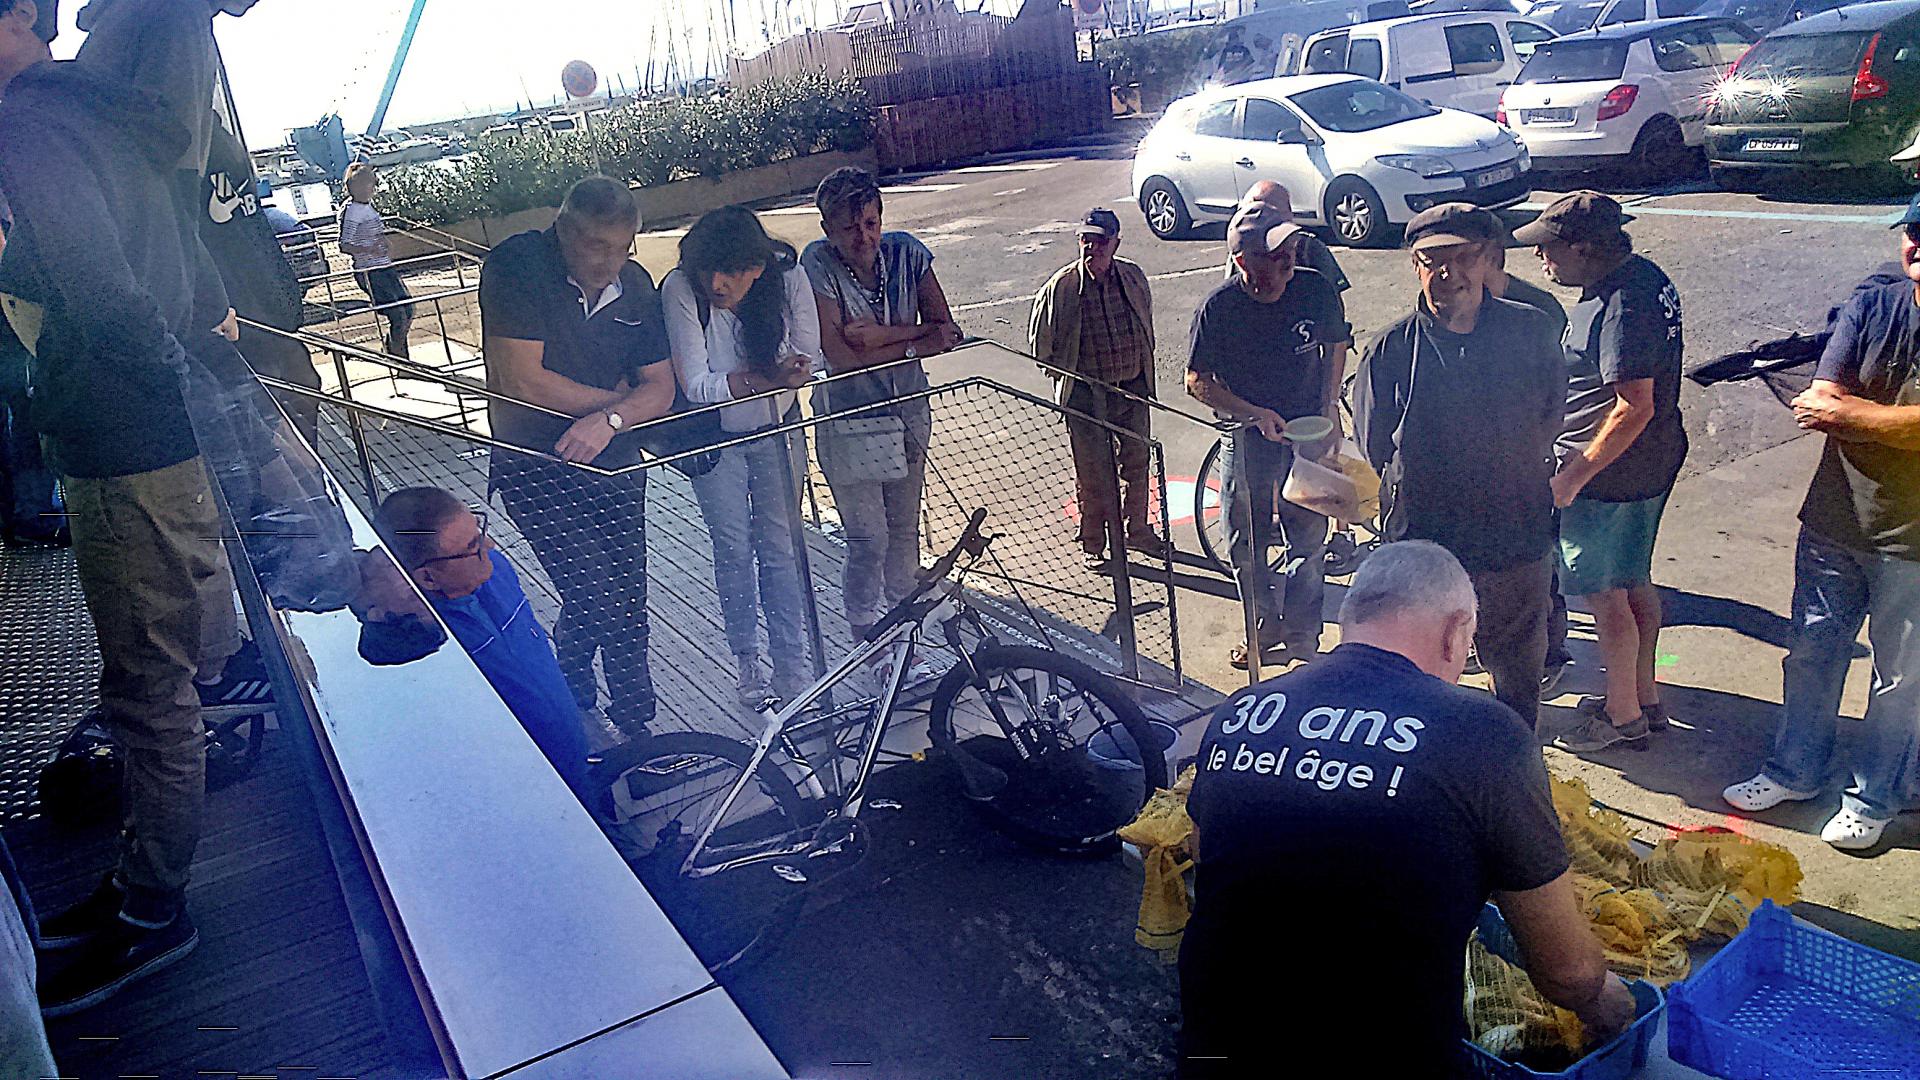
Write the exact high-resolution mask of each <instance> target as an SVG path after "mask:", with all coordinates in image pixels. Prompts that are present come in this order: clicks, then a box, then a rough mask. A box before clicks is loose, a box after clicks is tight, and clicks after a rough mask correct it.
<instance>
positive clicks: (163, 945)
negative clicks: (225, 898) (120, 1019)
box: [40, 911, 200, 1020]
mask: <svg viewBox="0 0 1920 1080" xmlns="http://www.w3.org/2000/svg"><path fill="white" fill-rule="evenodd" d="M198 944H200V931H199V930H197V929H195V928H194V925H193V919H192V918H190V917H189V916H188V915H187V913H186V912H185V911H182V912H180V913H179V914H177V915H175V916H174V917H173V921H172V922H169V923H167V924H166V925H165V926H160V927H154V928H148V927H144V926H135V925H134V924H133V923H130V922H127V921H126V920H124V919H115V920H114V922H113V923H112V925H110V926H109V927H107V928H106V929H105V930H103V931H102V932H100V933H99V934H97V935H95V936H94V938H93V940H92V941H90V942H88V944H87V946H86V947H85V948H84V949H79V950H76V951H75V952H74V953H73V955H72V958H71V959H69V960H68V961H66V962H65V963H64V964H62V965H60V966H59V967H58V968H56V969H55V970H54V971H53V972H52V973H51V974H50V975H47V976H44V977H42V978H41V980H40V1015H42V1016H44V1017H46V1018H47V1019H49V1020H51V1019H54V1018H55V1017H60V1016H66V1015H68V1014H70V1013H76V1012H79V1011H80V1010H82V1009H88V1008H92V1007H93V1006H95V1005H98V1004H100V1003H101V1002H103V1001H105V1000H107V999H108V998H110V997H112V996H113V995H115V994H117V993H119V992H120V991H121V990H124V989H125V988H126V987H127V986H128V985H130V984H132V983H133V982H135V981H137V980H139V979H143V978H146V977H147V976H148V975H152V974H154V973H155V972H157V971H161V970H163V969H165V968H167V967H170V966H172V965H173V964H176V963H178V962H180V961H181V960H182V959H184V958H185V957H186V955H187V954H188V953H190V952H192V951H193V947H194V946H195V945H198Z"/></svg>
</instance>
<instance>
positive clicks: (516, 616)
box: [373, 487, 595, 807]
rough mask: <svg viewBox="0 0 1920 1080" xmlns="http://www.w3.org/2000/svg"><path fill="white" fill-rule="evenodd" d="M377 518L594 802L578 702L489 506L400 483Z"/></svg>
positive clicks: (559, 765)
mask: <svg viewBox="0 0 1920 1080" xmlns="http://www.w3.org/2000/svg"><path fill="white" fill-rule="evenodd" d="M374 525H375V527H376V528H378V529H379V531H380V535H381V536H382V537H383V538H384V539H385V540H386V542H387V547H388V549H389V550H391V551H392V552H393V555H394V558H395V559H397V560H398V561H399V563H400V566H401V567H402V568H403V569H405V570H406V571H407V574H408V575H409V576H410V577H412V578H413V582H414V584H416V585H418V586H419V587H420V591H421V592H422V593H424V594H425V595H426V597H427V600H428V602H429V603H431V604H432V605H433V609H434V610H435V611H437V612H439V613H440V618H441V619H442V620H444V621H445V622H446V624H447V629H448V630H451V631H452V632H453V636H454V639H455V640H457V641H458V642H460V645H461V647H462V648H464V649H466V650H467V655H469V656H471V657H472V658H473V663H474V666H476V667H478V668H479V669H480V674H482V675H485V676H486V677H487V682H488V683H490V684H492V686H493V689H494V692H495V693H497V694H499V695H500V700H501V701H503V702H505V703H506V706H507V708H508V710H510V711H511V712H512V713H513V715H514V717H515V719H517V720H519V721H520V726H521V727H524V728H526V730H527V734H528V735H530V736H532V738H533V741H534V743H535V745H537V746H539V747H540V752H541V753H542V754H545V755H546V758H547V761H548V762H550V763H551V764H552V765H553V769H554V771H555V772H557V773H559V774H560V778H561V779H562V780H565V781H566V782H567V786H568V787H569V788H571V789H572V790H573V792H574V794H575V795H577V796H579V798H580V799H581V801H582V802H584V803H586V804H587V805H588V806H589V807H593V806H595V802H594V800H593V799H592V798H591V797H590V793H589V791H588V789H587V736H586V728H585V727H584V726H583V722H582V720H581V716H580V707H579V705H578V704H576V703H575V701H574V698H573V691H572V690H571V689H570V688H569V687H568V685H567V680H566V676H564V675H562V674H561V672H560V662H559V661H558V660H557V659H555V658H554V654H553V642H552V641H550V640H549V639H548V637H547V632H546V630H545V629H544V628H543V627H541V625H540V623H539V621H538V620H537V619H535V618H534V616H533V608H532V606H531V605H529V604H528V602H527V594H526V593H525V592H524V591H522V589H521V588H520V576H519V574H517V573H515V571H514V569H513V564H512V563H511V562H509V561H507V557H506V556H505V555H503V554H501V553H500V551H499V549H497V548H496V547H494V544H493V540H492V538H491V537H489V536H488V535H487V515H486V511H485V510H479V511H475V510H473V509H471V508H469V507H468V506H467V505H466V504H465V503H462V502H461V501H460V500H459V499H458V498H455V497H454V495H453V494H452V493H451V492H448V491H444V490H442V489H440V488H434V487H414V488H403V489H401V490H399V491H396V492H393V493H392V494H390V495H388V496H387V497H386V499H385V500H383V501H382V502H381V503H380V510H379V512H378V513H377V514H376V515H375V516H374ZM373 557H376V558H377V557H379V555H378V553H377V552H376V553H375V554H374V556H373ZM402 599H404V598H402ZM415 603H416V604H417V603H418V601H415ZM391 607H392V608H398V607H400V605H399V604H398V603H395V604H392V605H391Z"/></svg>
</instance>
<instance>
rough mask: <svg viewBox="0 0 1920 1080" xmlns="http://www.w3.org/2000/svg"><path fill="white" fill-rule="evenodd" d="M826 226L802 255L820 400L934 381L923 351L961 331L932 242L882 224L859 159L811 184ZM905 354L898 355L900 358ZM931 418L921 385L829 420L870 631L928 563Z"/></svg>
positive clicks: (874, 397)
mask: <svg viewBox="0 0 1920 1080" xmlns="http://www.w3.org/2000/svg"><path fill="white" fill-rule="evenodd" d="M814 205H815V206H816V207H818V208H819V210H820V227H821V229H822V231H824V232H825V233H826V234H827V235H826V238H825V239H822V240H815V241H814V242H813V243H811V244H809V245H808V246H807V250H806V253H805V254H803V255H802V256H801V257H800V265H801V266H802V267H804V268H805V269H806V271H807V276H808V277H809V278H810V279H811V280H812V282H813V292H814V299H815V301H816V302H817V303H818V305H819V310H820V342H821V346H822V350H823V351H824V352H825V354H826V366H827V371H828V373H829V374H832V375H847V374H848V373H850V372H861V373H862V374H859V375H855V376H853V377H850V378H842V379H838V380H836V381H834V382H831V383H829V384H828V385H827V387H826V388H825V395H826V396H825V401H824V402H823V403H822V404H823V406H824V408H825V409H826V410H828V411H830V412H835V413H839V412H844V411H846V410H849V409H859V408H861V407H862V406H866V405H874V404H877V403H885V402H889V401H893V400H894V399H897V398H899V397H901V396H903V395H907V394H913V393H916V392H918V391H921V390H925V389H927V386H928V383H927V372H926V369H925V368H924V367H922V366H921V365H920V364H919V363H918V360H919V359H920V358H922V357H926V356H931V355H934V354H936V353H941V352H945V351H946V350H948V349H951V348H953V347H954V346H955V345H958V344H959V343H960V339H961V334H960V330H959V328H958V327H956V326H955V325H954V323H953V312H952V310H951V309H949V308H948V306H947V297H946V294H945V293H943V292H941V290H940V282H939V280H938V279H936V278H935V277H934V273H933V253H932V252H930V251H928V250H927V248H926V245H924V244H922V243H921V242H920V241H918V240H915V239H914V238H913V237H912V236H910V235H908V234H907V233H904V232H883V231H881V228H880V209H881V208H880V188H879V185H878V184H876V183H875V182H874V178H873V174H872V173H869V172H867V171H865V170H863V169H853V168H847V169H839V170H836V171H835V172H833V173H832V174H830V175H829V176H827V178H826V179H824V180H822V181H820V187H819V189H818V190H816V191H815V192H814ZM903 360H904V361H907V362H906V363H902V362H901V361H903ZM932 427H933V421H932V414H931V411H930V408H929V406H928V404H927V399H926V398H925V397H919V398H915V399H914V400H912V401H905V402H899V403H897V404H892V405H884V406H883V407H882V408H879V409H875V410H872V411H868V412H862V413H861V414H860V415H859V416H857V417H853V418H850V419H847V420H836V421H829V422H828V423H827V424H825V425H824V426H823V427H822V429H821V431H820V435H819V440H820V467H821V469H822V471H824V472H825V473H826V474H827V484H828V486H829V487H830V488H831V489H832V490H833V502H834V505H835V506H836V507H837V508H838V509H839V512H840V523H841V525H842V527H843V528H845V530H846V537H847V568H846V581H845V584H844V586H843V588H842V592H843V594H844V596H845V600H846V606H847V621H848V622H849V623H850V624H852V627H853V631H854V633H855V634H856V635H860V634H864V633H865V632H866V630H867V629H868V628H869V627H871V626H872V625H873V624H874V623H876V622H878V621H879V620H880V617H881V616H882V615H884V614H886V611H887V609H888V607H890V606H891V605H892V604H894V603H896V602H897V601H898V600H899V599H900V598H901V597H903V596H905V595H906V594H907V591H908V590H909V589H911V588H912V587H913V584H914V579H915V577H916V575H917V574H918V573H919V570H920V491H921V487H922V486H923V484H924V482H925V480H926V471H927V439H928V436H929V434H930V433H931V431H932Z"/></svg>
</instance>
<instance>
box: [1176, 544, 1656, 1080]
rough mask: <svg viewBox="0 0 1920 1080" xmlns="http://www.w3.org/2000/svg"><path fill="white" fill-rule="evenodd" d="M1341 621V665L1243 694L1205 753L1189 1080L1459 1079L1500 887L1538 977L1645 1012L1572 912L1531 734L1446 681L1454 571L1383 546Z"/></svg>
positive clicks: (1609, 1026)
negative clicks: (1471, 1002) (1492, 903)
mask: <svg viewBox="0 0 1920 1080" xmlns="http://www.w3.org/2000/svg"><path fill="white" fill-rule="evenodd" d="M1340 622H1341V631H1342V639H1343V640H1342V643H1341V644H1340V645H1339V647H1337V648H1335V649H1334V650H1333V652H1332V653H1330V654H1329V655H1328V656H1326V657H1325V658H1324V659H1322V660H1321V661H1319V662H1318V663H1315V664H1310V665H1308V666H1306V667H1304V668H1299V669H1296V670H1294V671H1293V672H1291V673H1289V674H1286V675H1282V676H1280V677H1279V678H1277V679H1271V680H1269V681H1266V682H1263V683H1260V684H1258V685H1255V686H1252V687H1249V688H1248V689H1246V690H1243V691H1241V692H1240V693H1239V694H1237V695H1236V696H1235V697H1234V698H1233V699H1232V700H1230V701H1228V702H1227V703H1226V704H1224V705H1222V706H1221V707H1220V708H1219V710H1218V711H1216V712H1215V713H1214V716H1213V720H1212V721H1211V722H1210V723H1209V724H1208V726H1207V732H1206V735H1205V736H1204V737H1203V738H1202V739H1201V741H1200V757H1199V771H1198V774H1197V776H1196V778H1195V780H1194V785H1193V794H1192V795H1191V797H1190V798H1189V799H1188V801H1187V809H1188V812H1189V813H1190V814H1191V815H1192V816H1193V822H1194V826H1195V839H1194V841H1193V844H1194V852H1195V859H1196V863H1197V867H1198V869H1197V870H1196V871H1195V876H1194V898H1195V904H1194V910H1193V919H1192V921H1191V922H1190V923H1188V925H1187V931H1186V936H1185V939H1184V940H1183V941H1182V943H1181V949H1180V1008H1181V1013H1182V1015H1183V1018H1184V1025H1183V1031H1182V1060H1181V1068H1180V1074H1181V1076H1182V1077H1183V1078H1186V1077H1192V1078H1199V1077H1250V1078H1252V1077H1258V1078H1261V1080H1265V1078H1267V1077H1288V1078H1292V1077H1298V1078H1300V1080H1321V1078H1333V1077H1343V1078H1344V1077H1359V1076H1392V1077H1420V1078H1422V1080H1441V1078H1451V1077H1455V1076H1458V1075H1460V1070H1459V1065H1460V1060H1459V1053H1460V1049H1461V1044H1460V1040H1461V1037H1462V1035H1464V1034H1465V1024H1464V1023H1463V1022H1462V1018H1461V1008H1460V1001H1461V987H1462V984H1463V982H1464V971H1463V968H1464V966H1465V956H1466V945H1467V935H1468V933H1469V932H1470V931H1471V930H1472V929H1473V925H1474V922H1475V921H1476V920H1477V919H1478V918H1479V916H1480V912H1481V909H1482V907H1483V905H1485V904H1486V902H1487V899H1488V897H1489V895H1490V894H1491V895H1492V896H1493V897H1494V898H1495V899H1496V900H1497V901H1498V903H1499V905H1500V909H1501V912H1502V913H1503V914H1504V915H1505V916H1506V920H1507V924H1508V926H1509V927H1510V928H1511V929H1512V931H1513V935H1514V938H1515V940H1516V941H1517V942H1518V943H1519V945H1520V947H1521V952H1522V954H1523V955H1524V956H1525V957H1526V967H1527V973H1528V974H1529V975H1531V976H1532V978H1533V981H1534V985H1535V986H1537V987H1539V989H1540V991H1541V992H1542V993H1543V994H1545V995H1546V996H1547V998H1548V999H1549V1000H1551V1001H1553V1002H1555V1003H1557V1004H1559V1005H1561V1006H1562V1007H1564V1008H1569V1009H1572V1010H1574V1011H1575V1012H1576V1013H1578V1014H1579V1015H1580V1018H1581V1019H1582V1020H1583V1021H1585V1022H1586V1023H1588V1024H1589V1025H1591V1027H1592V1034H1593V1035H1594V1036H1595V1037H1597V1038H1599V1037H1605V1035H1607V1034H1608V1033H1610V1032H1613V1031H1617V1030H1619V1029H1620V1028H1621V1027H1622V1026H1623V1025H1624V1024H1625V1022H1626V1021H1627V1020H1628V1019H1630V1018H1631V1017H1632V1015H1633V1002H1632V998H1631V997H1630V996H1629V995H1628V993H1627V990H1626V987H1625V986H1624V985H1622V984H1621V982H1620V980H1619V979H1618V978H1617V977H1615V976H1612V975H1610V974H1608V972H1607V970H1606V966H1605V963H1604V962H1603V960H1602V957H1601V952H1600V945H1599V942H1597V941H1596V940H1594V937H1593V933H1592V931H1591V930H1589V929H1588V927H1587V924H1586V921H1585V919H1584V918H1583V917H1582V915H1581V914H1580V912H1579V910H1578V908H1577V906H1576V904H1575V899H1574V894H1573V888H1572V885H1571V883H1570V880H1569V877H1568V874H1567V866H1568V859H1567V851H1566V848H1565V846H1564V844H1563V843H1562V841H1561V837H1560V823H1559V819H1558V818H1557V816H1556V815H1555V813H1554V809H1553V799H1552V796H1551V795H1550V794H1549V789H1548V786H1547V772H1546V768H1545V766H1544V765H1543V763H1542V761H1541V758H1540V750H1539V748H1538V747H1537V746H1536V745H1535V744H1534V740H1533V737H1532V733H1531V732H1529V731H1528V730H1527V728H1526V727H1525V725H1523V724H1522V723H1521V722H1520V719H1519V717H1516V716H1515V715H1513V712H1512V710H1510V709H1508V708H1507V707H1506V706H1504V705H1502V704H1501V703H1499V702H1498V701H1494V700H1492V699H1490V698H1488V697H1486V696H1485V695H1484V694H1480V693H1476V692H1473V691H1469V690H1463V689H1461V688H1460V687H1457V686H1454V685H1453V683H1454V682H1455V681H1457V680H1458V679H1459V677H1460V672H1461V669H1462V668H1463V667H1465V665H1466V658H1467V646H1468V643H1469V642H1471V641H1472V640H1473V636H1474V587H1473V584H1472V582H1471V581H1470V580H1469V579H1468V577H1467V575H1466V572H1465V571H1463V570H1462V569H1461V568H1460V563H1459V562H1458V561H1457V560H1455V559H1454V558H1453V556H1451V555H1449V554H1447V552H1446V550H1445V549H1444V548H1441V547H1440V546H1439V545H1437V544H1431V543H1427V542H1424V541H1418V540H1416V541H1410V542H1406V543H1398V544H1386V545H1384V546H1382V547H1381V548H1380V549H1379V550H1378V551H1376V552H1375V553H1374V554H1373V555H1372V556H1370V557H1369V558H1368V559H1367V561H1366V562H1365V563H1364V564H1362V565H1361V567H1360V569H1359V571H1358V572H1357V573H1355V574H1354V577H1353V583H1352V585H1351V586H1350V587H1349V589H1348V591H1347V598H1346V604H1345V607H1344V608H1343V609H1342V611H1341V613H1340ZM1362 1060H1364V1061H1365V1062H1366V1068H1365V1069H1364V1070H1363V1069H1361V1068H1359V1067H1357V1066H1356V1065H1355V1063H1356V1062H1358V1061H1362Z"/></svg>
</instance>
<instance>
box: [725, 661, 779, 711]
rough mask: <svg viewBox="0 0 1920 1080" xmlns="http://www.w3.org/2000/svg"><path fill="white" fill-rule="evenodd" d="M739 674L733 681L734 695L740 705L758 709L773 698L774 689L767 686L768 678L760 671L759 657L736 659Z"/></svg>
mask: <svg viewBox="0 0 1920 1080" xmlns="http://www.w3.org/2000/svg"><path fill="white" fill-rule="evenodd" d="M734 663H735V664H736V665H737V670H738V671H739V674H738V675H736V676H735V677H734V680H733V693H734V697H735V698H737V699H738V700H739V702H740V704H742V705H744V706H746V707H747V708H749V709H758V708H759V707H760V706H762V705H764V704H766V702H767V699H768V698H770V697H772V696H773V687H771V686H769V685H768V684H767V676H766V675H765V673H763V672H762V671H761V670H760V658H759V657H757V656H739V657H735V658H734Z"/></svg>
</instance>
